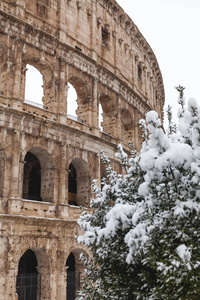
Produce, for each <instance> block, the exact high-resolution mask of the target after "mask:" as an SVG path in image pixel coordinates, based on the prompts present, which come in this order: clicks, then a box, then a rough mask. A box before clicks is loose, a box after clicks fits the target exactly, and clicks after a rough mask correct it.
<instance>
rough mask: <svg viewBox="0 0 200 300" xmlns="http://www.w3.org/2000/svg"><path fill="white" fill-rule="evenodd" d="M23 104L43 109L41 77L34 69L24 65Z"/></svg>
mask: <svg viewBox="0 0 200 300" xmlns="http://www.w3.org/2000/svg"><path fill="white" fill-rule="evenodd" d="M26 69H27V71H26V78H25V101H24V102H25V103H29V104H32V105H35V106H38V107H41V108H42V107H43V100H42V99H43V96H44V92H43V76H42V74H41V73H40V72H39V71H38V69H36V68H35V67H33V66H31V65H29V64H27V65H26Z"/></svg>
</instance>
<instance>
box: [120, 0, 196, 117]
mask: <svg viewBox="0 0 200 300" xmlns="http://www.w3.org/2000/svg"><path fill="white" fill-rule="evenodd" d="M117 2H118V4H119V5H120V6H121V7H122V8H123V9H124V11H125V12H126V13H127V14H128V15H129V16H130V17H131V19H132V20H133V22H134V23H135V24H136V26H137V27H138V29H139V30H140V32H141V33H142V35H143V36H144V37H145V38H146V40H147V42H148V43H149V45H150V47H151V48H152V50H153V51H154V53H155V55H156V57H157V60H158V63H159V66H160V69H161V73H162V76H163V81H164V87H165V103H166V104H170V105H172V106H173V107H174V112H175V115H176V110H175V107H176V106H177V97H178V94H177V92H176V90H175V89H174V86H177V85H179V84H180V85H183V86H185V88H186V89H185V97H186V99H188V98H190V97H194V98H195V99H196V100H197V101H198V102H199V103H200V0H117Z"/></svg>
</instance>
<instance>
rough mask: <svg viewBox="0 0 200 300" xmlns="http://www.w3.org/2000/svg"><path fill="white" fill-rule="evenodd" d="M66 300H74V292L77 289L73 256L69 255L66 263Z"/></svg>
mask: <svg viewBox="0 0 200 300" xmlns="http://www.w3.org/2000/svg"><path fill="white" fill-rule="evenodd" d="M66 267H68V268H67V300H75V297H76V290H77V289H78V288H79V287H78V286H76V285H77V279H78V277H77V276H78V274H77V272H76V266H75V256H74V254H73V253H70V255H69V257H68V259H67V262H66Z"/></svg>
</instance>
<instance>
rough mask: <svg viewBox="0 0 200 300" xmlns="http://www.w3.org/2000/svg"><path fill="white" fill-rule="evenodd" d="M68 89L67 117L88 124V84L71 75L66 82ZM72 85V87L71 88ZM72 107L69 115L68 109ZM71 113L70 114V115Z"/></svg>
mask: <svg viewBox="0 0 200 300" xmlns="http://www.w3.org/2000/svg"><path fill="white" fill-rule="evenodd" d="M68 86H69V90H68V97H67V109H68V111H67V114H69V115H68V117H70V118H72V119H75V120H77V121H79V122H82V123H86V124H89V123H90V120H89V101H88V99H89V97H88V96H89V92H88V84H87V82H85V81H84V80H83V79H81V78H80V77H77V76H72V77H70V79H69V82H68ZM72 87H73V88H72ZM69 109H73V111H72V114H75V117H73V115H71V113H70V110H69ZM70 115H71V116H70Z"/></svg>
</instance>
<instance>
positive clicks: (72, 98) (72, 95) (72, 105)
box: [67, 82, 78, 120]
mask: <svg viewBox="0 0 200 300" xmlns="http://www.w3.org/2000/svg"><path fill="white" fill-rule="evenodd" d="M77 107H78V104H77V93H76V90H75V88H74V87H73V85H72V84H71V83H69V82H68V96H67V117H68V118H70V119H74V120H77V113H76V111H77Z"/></svg>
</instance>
